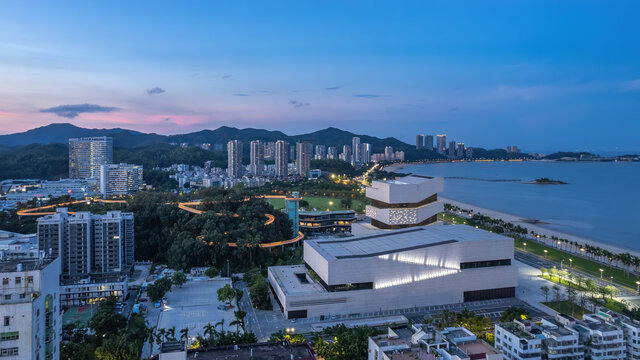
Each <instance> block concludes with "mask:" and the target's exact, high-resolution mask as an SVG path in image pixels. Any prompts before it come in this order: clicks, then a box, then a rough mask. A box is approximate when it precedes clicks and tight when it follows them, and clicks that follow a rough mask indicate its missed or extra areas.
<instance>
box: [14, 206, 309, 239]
mask: <svg viewBox="0 0 640 360" xmlns="http://www.w3.org/2000/svg"><path fill="white" fill-rule="evenodd" d="M256 198H264V199H288V200H300V198H291V197H287V196H285V195H259V196H256ZM244 201H249V198H246V199H245V200H244ZM91 202H101V203H105V204H126V203H127V202H126V201H125V200H103V199H84V200H74V201H68V202H64V203H59V204H54V205H46V206H40V207H35V208H32V209H24V210H19V211H18V212H17V215H19V216H44V215H52V214H55V211H43V210H48V209H55V208H56V207H59V206H67V205H73V204H81V203H88V204H90V203H91ZM200 204H202V202H200V201H191V202H181V203H178V208H180V209H182V210H185V211H188V212H190V213H193V214H204V213H205V212H206V211H203V210H198V209H194V208H193V207H192V206H197V205H200ZM69 214H75V212H73V211H70V212H69ZM216 215H220V216H222V215H224V214H222V213H216ZM233 216H234V217H238V216H239V215H238V214H233ZM264 216H266V217H267V221H266V222H265V223H264V224H265V225H271V224H273V222H274V221H275V220H276V217H275V216H273V215H271V214H264ZM197 238H198V239H200V240H202V239H203V236H202V235H200V236H198V237H197ZM302 239H304V234H303V233H302V232H301V231H299V232H298V236H296V237H294V238H293V239H289V240H282V241H275V242H270V243H264V244H257V246H258V247H260V248H272V247H276V246H283V245H289V244H294V243H297V242H298V241H300V240H302ZM205 243H206V242H205ZM207 244H208V245H210V246H211V245H213V243H212V242H209V243H207ZM227 245H229V247H238V244H236V243H227ZM253 246H256V245H251V244H247V247H253Z"/></svg>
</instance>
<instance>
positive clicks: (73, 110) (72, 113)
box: [40, 104, 120, 119]
mask: <svg viewBox="0 0 640 360" xmlns="http://www.w3.org/2000/svg"><path fill="white" fill-rule="evenodd" d="M118 110H120V109H118V108H116V107H111V106H100V105H95V104H76V105H60V106H55V107H52V108H48V109H42V110H40V112H41V113H53V114H56V115H58V116H61V117H66V118H67V119H73V118H75V117H77V116H78V115H80V114H82V113H108V112H112V111H118Z"/></svg>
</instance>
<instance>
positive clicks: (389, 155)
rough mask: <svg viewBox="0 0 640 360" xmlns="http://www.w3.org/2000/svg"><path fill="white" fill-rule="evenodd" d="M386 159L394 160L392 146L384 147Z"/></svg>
mask: <svg viewBox="0 0 640 360" xmlns="http://www.w3.org/2000/svg"><path fill="white" fill-rule="evenodd" d="M384 159H385V160H389V161H391V160H393V148H392V147H391V146H385V147H384Z"/></svg>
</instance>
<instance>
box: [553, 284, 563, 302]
mask: <svg viewBox="0 0 640 360" xmlns="http://www.w3.org/2000/svg"><path fill="white" fill-rule="evenodd" d="M552 289H553V294H554V298H555V300H556V303H559V302H560V300H561V295H562V288H560V286H558V285H553V287H552Z"/></svg>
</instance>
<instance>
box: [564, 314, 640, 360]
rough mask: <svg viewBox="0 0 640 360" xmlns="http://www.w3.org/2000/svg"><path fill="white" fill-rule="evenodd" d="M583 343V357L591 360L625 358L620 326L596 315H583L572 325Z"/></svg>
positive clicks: (625, 352) (622, 332) (625, 346)
mask: <svg viewBox="0 0 640 360" xmlns="http://www.w3.org/2000/svg"><path fill="white" fill-rule="evenodd" d="M573 328H574V329H575V330H577V331H578V332H579V333H580V340H581V342H582V343H583V344H585V357H587V358H588V359H591V360H611V359H613V360H622V359H628V358H627V343H626V341H625V338H624V331H623V330H622V328H620V327H618V326H616V325H614V324H612V323H610V322H607V321H605V320H602V319H600V318H599V317H598V316H597V315H593V314H592V315H585V316H583V317H582V321H579V322H578V323H577V324H576V325H575V326H574V327H573Z"/></svg>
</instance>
